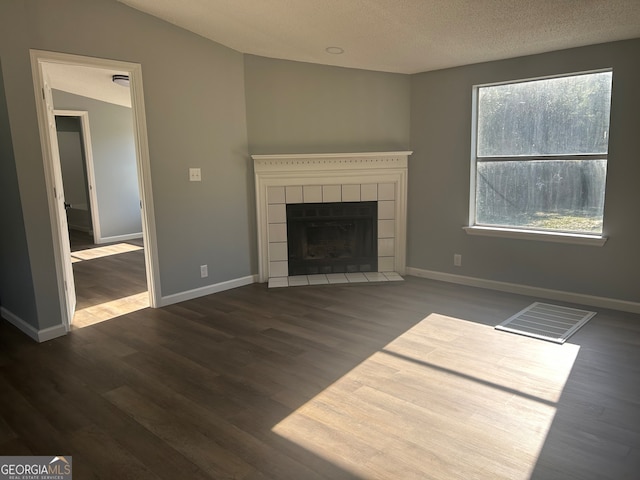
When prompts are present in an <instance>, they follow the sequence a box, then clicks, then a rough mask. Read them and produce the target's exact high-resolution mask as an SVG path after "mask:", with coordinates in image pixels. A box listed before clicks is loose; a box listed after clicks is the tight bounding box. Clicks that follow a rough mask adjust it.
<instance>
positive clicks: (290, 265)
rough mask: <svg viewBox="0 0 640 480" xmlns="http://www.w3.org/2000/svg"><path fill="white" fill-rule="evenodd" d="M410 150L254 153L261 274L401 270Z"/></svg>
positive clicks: (265, 278) (283, 280)
mask: <svg viewBox="0 0 640 480" xmlns="http://www.w3.org/2000/svg"><path fill="white" fill-rule="evenodd" d="M411 153H412V152H409V151H406V152H367V153H321V154H283V155H252V158H253V160H254V172H255V179H256V211H257V212H256V213H257V234H258V269H259V275H258V279H259V281H261V282H269V286H272V285H273V286H286V285H287V284H288V279H295V280H296V281H297V280H301V279H303V278H307V277H308V279H309V281H311V279H313V280H314V281H315V280H318V277H329V276H332V277H336V276H346V277H348V278H352V277H363V276H365V277H367V278H372V279H375V278H379V277H380V276H382V275H383V274H384V276H389V275H387V274H389V273H394V272H395V274H400V275H403V274H404V272H405V269H406V264H405V260H406V215H407V172H408V169H407V167H408V157H409V155H411ZM334 204H335V205H334ZM374 205H375V206H374ZM327 208H329V209H330V210H332V211H328V210H327ZM354 209H355V210H354ZM373 209H375V210H373ZM365 210H366V211H367V213H366V215H365V214H364V213H362V212H364V211H365ZM292 211H293V212H295V213H293V214H292V213H291V212H292ZM327 212H328V213H327ZM338 212H342V213H340V214H338ZM345 212H346V213H345ZM354 212H355V213H354ZM341 216H342V218H330V217H341ZM313 217H315V218H313ZM362 217H368V220H364V219H363V218H362ZM302 219H305V220H304V221H302ZM296 224H297V225H296ZM363 232H367V233H363ZM291 234H293V236H294V237H295V236H296V235H298V236H299V237H303V239H304V241H305V242H306V243H307V245H306V246H300V245H299V244H298V240H295V239H293V241H292V238H291ZM365 237H366V240H364V238H365ZM358 242H360V245H357V243H358ZM294 244H296V245H297V246H294ZM321 258H322V259H321ZM327 263H331V264H332V265H331V266H329V265H327ZM329 268H331V273H318V274H316V273H314V272H315V271H316V269H317V271H318V272H328V269H329ZM342 272H344V273H342ZM371 281H375V280H371Z"/></svg>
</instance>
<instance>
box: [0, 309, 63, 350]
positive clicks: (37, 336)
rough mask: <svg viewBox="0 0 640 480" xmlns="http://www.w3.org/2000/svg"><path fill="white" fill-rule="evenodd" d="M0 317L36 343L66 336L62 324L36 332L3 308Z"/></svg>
mask: <svg viewBox="0 0 640 480" xmlns="http://www.w3.org/2000/svg"><path fill="white" fill-rule="evenodd" d="M0 315H1V316H2V318H4V319H5V320H7V322H9V323H10V324H11V325H13V326H14V327H16V328H17V329H18V330H20V331H21V332H22V333H24V334H25V335H27V336H28V337H30V338H31V339H32V340H35V341H36V342H38V343H42V342H46V341H47V340H53V339H54V338H58V337H62V336H64V335H66V334H67V329H66V328H65V326H64V325H63V324H60V325H56V326H54V327H49V328H45V329H43V330H37V329H36V328H34V327H33V326H31V325H29V324H28V323H27V322H25V321H24V320H22V319H21V318H20V317H18V316H17V315H15V314H14V313H12V312H10V311H9V310H7V309H6V308H4V307H0Z"/></svg>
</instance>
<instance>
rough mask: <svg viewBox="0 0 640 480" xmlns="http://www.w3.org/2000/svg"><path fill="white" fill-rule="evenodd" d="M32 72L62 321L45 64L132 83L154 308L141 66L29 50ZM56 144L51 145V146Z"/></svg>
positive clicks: (62, 266) (156, 282)
mask: <svg viewBox="0 0 640 480" xmlns="http://www.w3.org/2000/svg"><path fill="white" fill-rule="evenodd" d="M30 55H31V71H32V74H33V86H34V94H35V99H36V110H37V114H38V127H39V130H40V143H41V146H42V158H43V162H44V172H45V180H46V188H47V198H48V203H49V215H50V220H51V231H52V236H53V247H54V254H55V266H56V275H57V279H58V293H59V297H60V306H61V315H62V322H63V324H64V326H65V328H66V329H67V331H68V330H69V328H70V326H71V321H72V318H69V317H70V315H69V309H68V305H67V303H68V296H67V293H66V292H65V286H64V279H65V272H66V271H67V269H71V258H70V257H68V258H64V255H63V254H62V252H63V251H64V250H63V239H62V235H63V234H64V235H67V234H68V233H67V232H66V231H64V232H63V231H61V225H62V221H63V220H62V219H61V218H59V217H60V215H59V213H58V209H57V208H56V206H57V203H56V200H57V199H56V176H55V169H54V164H53V162H54V161H55V160H56V159H57V156H58V155H57V152H54V151H53V146H55V145H57V139H52V138H51V134H50V133H49V128H48V124H49V122H50V121H51V119H50V118H49V116H51V115H53V111H48V110H47V105H46V101H45V98H44V93H43V92H44V88H45V70H46V65H47V64H63V65H72V66H85V67H94V68H104V69H111V70H120V71H123V72H127V73H128V75H129V78H130V85H131V87H130V88H131V110H132V113H133V126H134V138H135V147H136V161H137V168H138V186H139V189H140V199H141V202H140V203H141V205H140V207H141V210H142V231H143V239H144V255H145V267H146V274H147V288H148V290H149V304H150V305H151V307H153V308H156V307H158V306H159V305H160V275H159V266H158V249H157V238H156V227H155V215H154V209H153V195H152V191H151V165H150V163H151V162H150V158H149V144H148V139H147V121H146V116H145V108H144V94H143V89H142V66H141V65H140V64H138V63H130V62H121V61H117V60H107V59H102V58H94V57H84V56H80V55H70V54H65V53H57V52H48V51H43V50H33V49H32V50H30ZM54 120H55V119H54ZM54 142H55V143H54Z"/></svg>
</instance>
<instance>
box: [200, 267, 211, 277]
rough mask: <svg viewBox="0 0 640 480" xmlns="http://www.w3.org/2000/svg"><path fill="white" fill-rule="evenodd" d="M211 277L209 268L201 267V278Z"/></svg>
mask: <svg viewBox="0 0 640 480" xmlns="http://www.w3.org/2000/svg"><path fill="white" fill-rule="evenodd" d="M208 276H209V267H207V266H206V265H200V278H205V277H208Z"/></svg>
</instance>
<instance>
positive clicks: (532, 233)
mask: <svg viewBox="0 0 640 480" xmlns="http://www.w3.org/2000/svg"><path fill="white" fill-rule="evenodd" d="M462 229H463V230H464V231H465V232H467V234H469V235H481V236H486V237H501V238H515V239H518V240H538V241H541V242H555V243H572V244H574V245H588V246H592V247H602V246H603V245H604V244H605V243H607V237H602V236H600V235H587V234H579V233H564V232H548V231H542V230H522V229H518V228H500V227H481V226H478V225H474V226H472V227H462Z"/></svg>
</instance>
